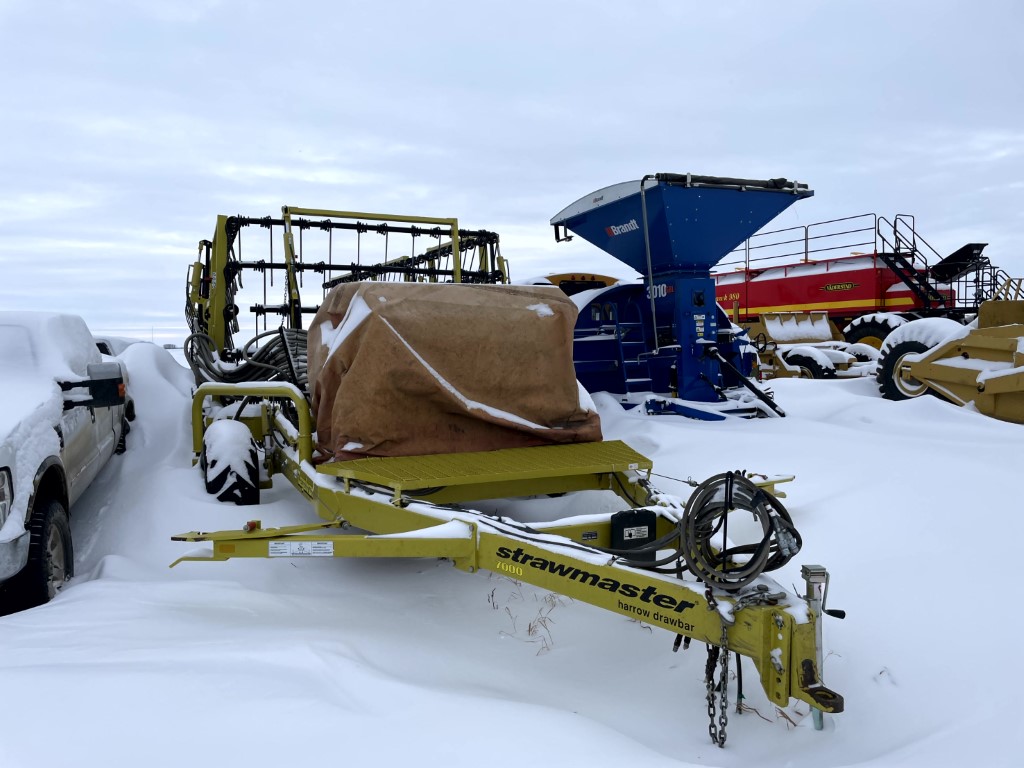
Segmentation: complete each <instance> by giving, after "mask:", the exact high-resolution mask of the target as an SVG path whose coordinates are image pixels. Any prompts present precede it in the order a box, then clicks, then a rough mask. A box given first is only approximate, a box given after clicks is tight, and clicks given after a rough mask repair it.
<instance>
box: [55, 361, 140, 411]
mask: <svg viewBox="0 0 1024 768" xmlns="http://www.w3.org/2000/svg"><path fill="white" fill-rule="evenodd" d="M88 374H89V378H88V379H86V380H85V381H62V382H61V383H60V388H61V389H62V390H63V391H64V392H65V395H64V410H65V411H67V410H70V409H71V408H76V407H78V406H80V405H81V406H86V407H88V408H111V407H113V406H115V405H123V404H124V401H125V386H124V375H123V374H122V373H121V366H120V365H118V364H117V363H92V364H90V365H89V368H88ZM83 389H84V390H86V391H87V394H86V392H82V390H83Z"/></svg>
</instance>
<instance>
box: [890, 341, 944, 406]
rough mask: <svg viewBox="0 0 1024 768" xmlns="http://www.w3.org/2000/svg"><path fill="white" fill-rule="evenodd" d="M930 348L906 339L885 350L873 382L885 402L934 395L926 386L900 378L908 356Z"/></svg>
mask: <svg viewBox="0 0 1024 768" xmlns="http://www.w3.org/2000/svg"><path fill="white" fill-rule="evenodd" d="M929 349H931V347H929V346H928V345H927V344H925V343H924V342H921V341H916V340H914V339H908V340H907V341H901V342H899V343H898V344H894V345H893V346H892V347H890V348H889V349H887V350H886V351H885V352H884V353H883V354H882V357H881V358H880V359H879V361H878V374H877V376H876V377H875V380H876V381H877V382H878V391H879V392H881V393H882V397H884V398H885V399H886V400H910V399H911V398H914V397H920V396H921V395H923V394H925V393H926V392H931V394H936V393H935V392H932V391H931V390H929V388H928V385H927V384H925V383H923V382H920V381H918V380H917V379H914V378H904V377H902V376H900V368H901V366H902V365H903V361H904V359H905V358H906V357H907V356H908V355H919V354H921V353H922V352H927V351H928V350H929Z"/></svg>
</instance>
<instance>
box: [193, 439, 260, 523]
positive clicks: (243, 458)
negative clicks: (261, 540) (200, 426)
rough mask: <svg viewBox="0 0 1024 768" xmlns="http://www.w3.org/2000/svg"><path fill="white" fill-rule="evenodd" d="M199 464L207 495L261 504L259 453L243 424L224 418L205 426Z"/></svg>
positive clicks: (222, 499) (244, 503) (236, 501)
mask: <svg viewBox="0 0 1024 768" xmlns="http://www.w3.org/2000/svg"><path fill="white" fill-rule="evenodd" d="M199 465H200V467H201V468H202V470H203V478H204V480H205V482H206V492H207V493H210V494H213V495H215V496H216V497H217V501H232V502H234V503H235V504H239V505H250V504H259V503H260V471H259V467H260V463H259V453H258V449H257V446H256V441H255V440H253V439H252V433H250V432H249V428H248V427H246V426H245V424H242V423H241V422H239V421H232V420H230V419H224V420H221V421H215V422H213V423H212V424H211V425H210V426H209V427H207V429H206V434H204V435H203V451H202V453H201V454H200V456H199Z"/></svg>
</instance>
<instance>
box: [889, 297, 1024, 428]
mask: <svg viewBox="0 0 1024 768" xmlns="http://www.w3.org/2000/svg"><path fill="white" fill-rule="evenodd" d="M876 378H877V381H878V388H879V391H880V392H881V393H882V395H883V396H884V397H885V398H887V399H889V400H908V399H911V398H915V397H919V396H920V395H923V394H926V393H927V394H932V395H936V396H938V397H941V398H943V399H945V400H949V401H950V402H952V403H956V404H957V405H963V406H970V407H973V408H976V409H977V410H978V411H979V412H981V413H983V414H985V415H987V416H992V417H993V418H996V419H1001V420H1003V421H1010V422H1014V423H1016V424H1024V289H1022V285H1021V281H1020V280H1010V281H1007V282H1005V283H1004V284H1003V287H1002V290H1001V291H1000V293H999V294H997V295H996V296H995V297H994V298H992V299H990V300H988V301H986V302H984V303H983V304H982V305H981V306H980V307H979V308H978V315H977V318H976V319H975V320H974V321H973V322H971V323H969V324H968V325H966V326H965V325H961V324H960V323H958V322H956V321H955V320H951V319H949V318H942V317H931V318H922V319H919V320H912V321H911V322H908V323H905V324H903V325H901V326H900V327H898V328H897V329H896V330H894V331H893V332H892V333H890V334H889V335H888V336H887V337H886V339H885V342H884V343H883V344H882V350H881V357H880V358H879V363H878V373H877V377H876Z"/></svg>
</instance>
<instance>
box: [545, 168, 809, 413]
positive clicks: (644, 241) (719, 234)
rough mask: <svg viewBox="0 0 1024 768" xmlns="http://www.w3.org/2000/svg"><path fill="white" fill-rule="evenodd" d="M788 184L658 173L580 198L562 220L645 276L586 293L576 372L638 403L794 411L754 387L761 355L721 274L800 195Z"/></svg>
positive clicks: (590, 385) (581, 296) (799, 188)
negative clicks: (737, 316)
mask: <svg viewBox="0 0 1024 768" xmlns="http://www.w3.org/2000/svg"><path fill="white" fill-rule="evenodd" d="M813 194H814V193H813V192H812V191H811V190H810V189H808V187H807V185H806V184H798V183H796V182H793V181H787V180H786V179H767V180H757V179H732V178H722V177H717V176H696V175H693V174H678V173H657V174H650V175H647V176H644V177H643V178H642V179H640V180H639V181H627V182H623V183H621V184H613V185H612V186H610V187H605V188H604V189H599V190H597V191H596V192H592V193H591V194H589V195H586V196H584V197H581V198H580V199H579V200H577V201H576V202H575V203H573V204H572V205H570V206H568V207H567V208H565V209H564V210H562V211H560V212H559V213H558V214H556V215H555V216H554V217H553V218H552V219H551V225H552V226H553V227H554V229H555V240H556V241H559V242H561V241H564V240H570V239H572V236H571V235H569V234H568V233H569V232H572V233H573V234H575V235H578V236H579V237H582V238H583V239H584V240H587V241H588V242H590V243H593V244H594V245H596V246H597V247H598V248H600V249H601V250H603V251H605V252H607V253H609V254H611V255H612V256H614V257H615V258H616V259H618V260H619V261H621V262H622V263H623V264H626V265H628V266H630V267H632V268H633V269H635V270H636V271H637V272H639V273H640V274H642V275H643V276H644V279H643V282H642V283H640V282H637V283H631V284H630V283H620V284H617V285H612V286H609V287H606V288H597V289H594V290H589V291H584V292H581V293H578V294H576V295H575V296H573V298H574V299H575V300H576V303H577V305H578V306H579V308H580V313H579V318H578V320H577V322H576V328H575V339H574V342H573V361H574V363H575V366H576V376H577V378H578V379H579V380H580V383H581V384H582V385H583V386H584V387H585V388H586V389H587V390H588V391H589V392H609V393H612V394H614V395H618V396H619V400H620V401H621V402H622V403H623V404H625V405H627V406H632V405H638V404H641V403H643V404H644V405H645V407H646V408H647V410H648V411H649V412H671V413H678V414H681V415H685V416H690V417H692V418H701V419H708V420H716V419H722V418H725V416H724V415H723V414H727V413H733V414H738V415H748V416H749V415H760V414H762V413H775V414H777V415H780V416H781V415H784V414H783V412H782V410H781V409H780V408H779V407H778V406H777V405H775V403H774V402H773V400H772V399H771V396H770V395H769V394H768V393H766V392H764V391H763V390H762V389H761V388H760V387H758V386H757V385H756V384H754V383H753V382H752V381H751V380H750V376H751V374H752V373H753V371H754V367H755V365H756V360H757V357H756V353H755V350H754V349H753V347H752V345H751V344H750V341H749V340H748V339H747V337H746V331H744V330H742V329H740V328H738V327H737V326H734V325H733V324H732V323H731V322H730V320H729V317H728V315H727V314H726V313H725V312H724V311H723V310H722V308H721V307H719V306H718V303H717V302H716V301H715V283H714V280H713V279H712V278H711V268H712V267H713V266H714V265H715V264H717V263H718V262H719V261H721V259H722V258H724V257H725V256H726V255H727V254H728V253H729V252H730V251H732V250H733V249H734V248H736V247H737V246H739V245H740V244H742V243H743V241H744V240H746V239H747V238H748V237H750V236H751V235H752V234H754V233H755V232H757V231H758V230H759V229H761V228H762V227H763V226H764V225H765V224H767V223H768V222H769V221H771V220H772V219H773V218H775V217H776V216H778V215H779V214H780V213H782V212H783V211H784V210H786V209H787V208H788V207H789V206H791V205H792V204H793V203H795V202H796V201H797V200H801V199H803V198H805V197H810V196H811V195H813Z"/></svg>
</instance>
